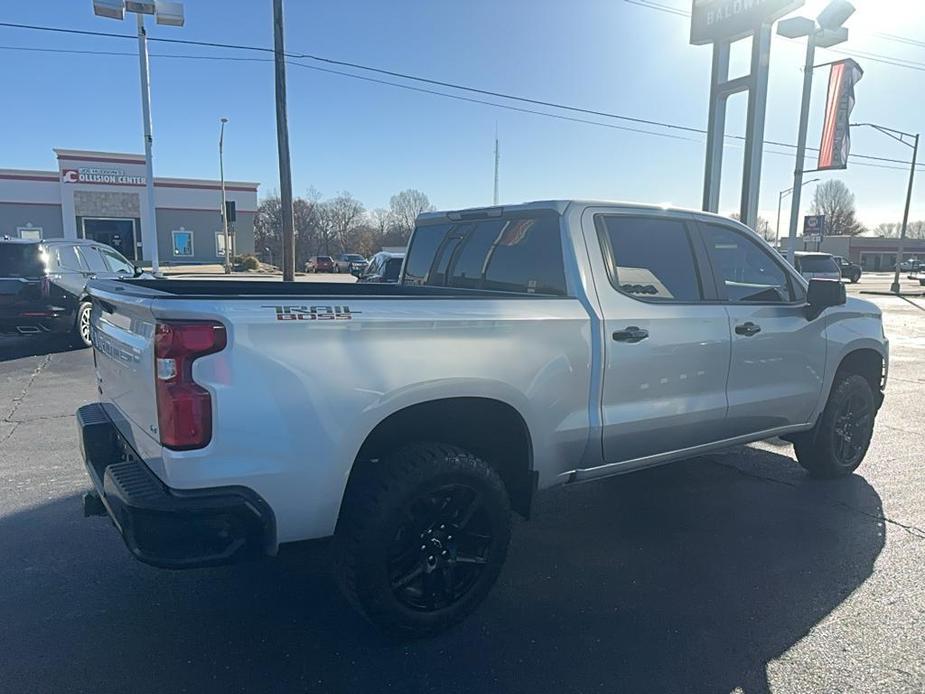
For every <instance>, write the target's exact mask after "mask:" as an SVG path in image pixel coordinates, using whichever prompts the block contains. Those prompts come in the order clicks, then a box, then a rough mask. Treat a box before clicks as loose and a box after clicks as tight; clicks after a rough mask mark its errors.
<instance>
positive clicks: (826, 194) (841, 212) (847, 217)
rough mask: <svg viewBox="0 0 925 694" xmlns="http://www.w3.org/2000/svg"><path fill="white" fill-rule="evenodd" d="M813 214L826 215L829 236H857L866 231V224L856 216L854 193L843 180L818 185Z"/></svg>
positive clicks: (826, 230)
mask: <svg viewBox="0 0 925 694" xmlns="http://www.w3.org/2000/svg"><path fill="white" fill-rule="evenodd" d="M810 209H811V210H812V213H813V214H822V215H825V233H826V235H827V236H857V235H858V234H862V233H864V231H865V229H864V225H863V224H861V223H860V222H858V220H857V218H856V217H855V207H854V193H852V192H851V191H850V190H849V189H848V186H846V185H845V184H844V183H843V182H842V181H839V180H831V181H826V182H825V183H822V184H820V185H818V186H816V191H815V193H814V194H813V204H812V206H811V208H810Z"/></svg>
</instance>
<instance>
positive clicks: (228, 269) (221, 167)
mask: <svg viewBox="0 0 925 694" xmlns="http://www.w3.org/2000/svg"><path fill="white" fill-rule="evenodd" d="M221 122H222V127H221V130H220V131H219V134H218V170H219V176H220V177H221V179H222V229H223V231H224V235H225V274H226V275H230V274H231V252H230V249H231V245H230V244H229V243H228V203H227V202H226V201H225V153H224V149H223V146H224V143H225V123H227V122H228V119H227V118H222V119H221Z"/></svg>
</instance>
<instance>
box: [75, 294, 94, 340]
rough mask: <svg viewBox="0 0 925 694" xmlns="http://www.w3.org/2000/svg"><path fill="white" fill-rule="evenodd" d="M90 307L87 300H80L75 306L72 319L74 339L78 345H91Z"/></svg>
mask: <svg viewBox="0 0 925 694" xmlns="http://www.w3.org/2000/svg"><path fill="white" fill-rule="evenodd" d="M90 307H91V304H90V302H89V301H81V302H80V304H79V305H78V307H77V316H76V318H75V320H74V341H75V342H76V343H77V345H78V346H83V347H91V346H92V345H93V343H92V342H91V341H90Z"/></svg>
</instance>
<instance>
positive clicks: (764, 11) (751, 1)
mask: <svg viewBox="0 0 925 694" xmlns="http://www.w3.org/2000/svg"><path fill="white" fill-rule="evenodd" d="M803 2H804V0H694V6H693V9H692V10H691V43H693V44H695V45H699V44H704V43H713V42H714V41H734V40H736V39H740V38H744V37H745V36H748V35H749V34H751V33H752V32H754V31H755V30H756V29H757V28H758V27H760V26H761V25H762V24H767V23H769V22H773V21H774V20H775V19H779V18H781V17H783V16H784V15H785V14H788V13H789V12H792V11H793V10H795V9H797V8H798V7H802V6H803Z"/></svg>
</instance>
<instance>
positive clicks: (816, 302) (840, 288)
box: [806, 279, 847, 320]
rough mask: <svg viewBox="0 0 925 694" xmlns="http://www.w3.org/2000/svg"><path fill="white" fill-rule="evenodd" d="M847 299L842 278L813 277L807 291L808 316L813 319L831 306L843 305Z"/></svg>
mask: <svg viewBox="0 0 925 694" xmlns="http://www.w3.org/2000/svg"><path fill="white" fill-rule="evenodd" d="M846 301H847V295H846V294H845V285H844V284H842V283H841V281H840V280H821V279H811V280H810V281H809V289H808V290H807V292H806V302H807V307H806V308H807V312H806V313H807V315H806V317H807V318H809V319H810V320H813V319H815V318H816V317H818V316H819V314H821V313H822V312H823V311H825V310H826V309H827V308H829V307H830V306H841V305H842V304H844V303H845V302H846Z"/></svg>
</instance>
